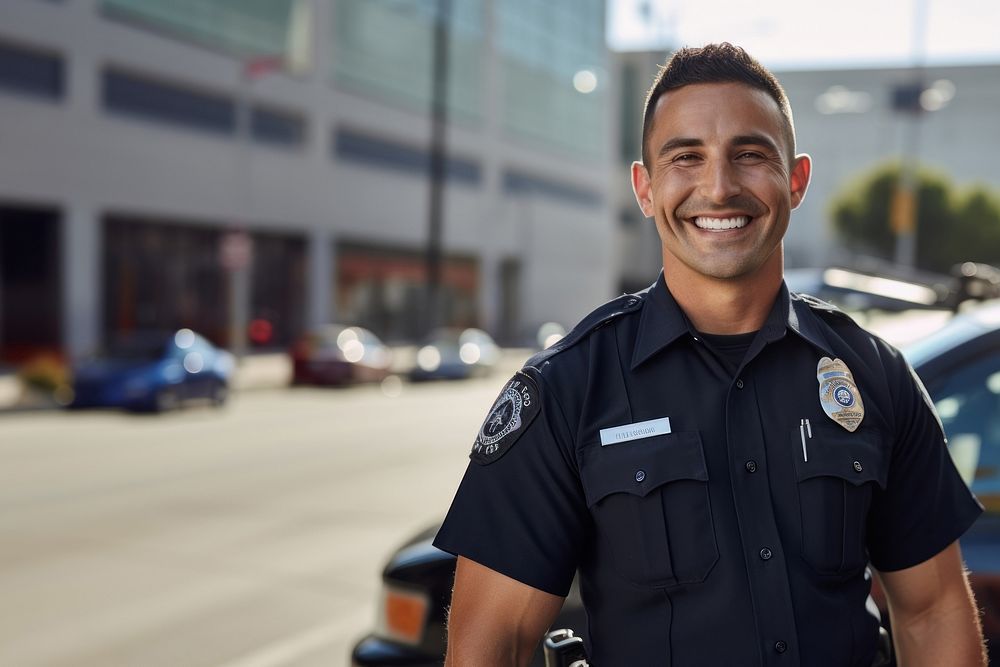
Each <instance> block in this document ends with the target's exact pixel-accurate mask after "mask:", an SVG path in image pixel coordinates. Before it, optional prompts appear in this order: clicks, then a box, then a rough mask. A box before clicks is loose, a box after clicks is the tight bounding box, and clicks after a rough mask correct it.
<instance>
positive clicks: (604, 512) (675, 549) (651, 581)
mask: <svg viewBox="0 0 1000 667" xmlns="http://www.w3.org/2000/svg"><path fill="white" fill-rule="evenodd" d="M583 454H584V456H583V457H582V461H581V478H582V482H583V488H584V493H585V495H586V499H587V505H588V506H589V507H590V510H591V513H592V515H593V517H594V523H595V527H596V530H597V545H596V550H597V554H598V558H601V557H603V556H607V557H609V558H610V559H611V560H612V561H613V562H614V564H615V567H616V569H617V570H618V571H619V573H620V574H621V575H622V576H623V577H625V578H626V579H628V580H629V581H631V582H633V583H635V584H639V585H645V586H674V585H678V584H689V583H698V582H701V581H704V580H705V578H706V577H707V576H708V573H709V572H710V571H711V569H712V567H713V566H714V565H715V562H716V561H717V560H718V558H719V552H718V547H717V545H716V540H715V527H714V525H713V522H712V509H711V505H710V503H709V496H708V469H707V467H706V466H705V455H704V452H703V451H702V446H701V438H700V437H699V436H698V433H696V432H687V433H671V434H668V435H658V436H654V437H651V438H644V439H641V440H634V441H631V442H626V443H621V444H616V445H608V446H605V447H601V446H594V447H591V448H590V449H587V450H584V452H583Z"/></svg>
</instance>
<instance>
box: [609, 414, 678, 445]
mask: <svg viewBox="0 0 1000 667" xmlns="http://www.w3.org/2000/svg"><path fill="white" fill-rule="evenodd" d="M667 433H670V417H663V418H662V419H650V420H649V421H647V422H636V423H635V424H626V425H625V426H615V427H614V428H602V429H601V445H602V446H604V445H617V444H618V443H619V442H628V441H629V440H640V439H641V438H651V437H653V436H654V435H666V434H667Z"/></svg>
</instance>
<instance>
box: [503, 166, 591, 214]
mask: <svg viewBox="0 0 1000 667" xmlns="http://www.w3.org/2000/svg"><path fill="white" fill-rule="evenodd" d="M503 189H504V192H509V193H511V194H538V195H543V196H545V197H551V198H554V199H561V200H563V201H566V202H570V203H573V204H582V205H584V206H594V205H599V204H600V203H601V199H602V197H601V194H600V192H595V191H594V190H590V189H588V188H583V187H580V186H577V185H572V184H570V183H564V182H562V181H556V180H552V179H550V178H544V177H542V176H536V175H534V174H529V173H526V172H523V171H520V170H517V169H506V170H504V172H503Z"/></svg>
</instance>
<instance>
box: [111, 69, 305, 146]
mask: <svg viewBox="0 0 1000 667" xmlns="http://www.w3.org/2000/svg"><path fill="white" fill-rule="evenodd" d="M102 95H103V103H104V107H105V108H106V109H108V110H109V111H112V112H114V113H118V114H122V115H126V116H132V117H135V118H141V119H143V120H148V121H152V122H156V123H163V124H166V125H173V126H175V127H184V128H189V129H193V130H200V131H204V132H210V133H214V134H222V135H229V136H235V135H236V111H237V109H236V101H235V99H234V98H233V97H232V96H229V95H226V94H224V93H214V92H206V91H204V90H198V89H196V88H194V87H191V86H187V85H184V84H180V83H174V82H166V81H162V80H158V79H153V78H150V77H147V76H145V75H140V74H136V73H132V72H126V71H124V70H120V69H115V68H109V69H106V70H105V71H104V75H103V90H102ZM250 131H251V136H252V137H253V139H254V140H255V141H257V142H260V143H264V144H271V145H280V146H299V145H301V144H302V143H303V142H304V141H305V137H306V122H305V119H304V118H303V117H302V115H301V114H298V113H296V112H294V111H288V110H284V109H278V108H275V107H270V106H263V105H256V104H255V105H254V106H253V107H252V109H251V112H250Z"/></svg>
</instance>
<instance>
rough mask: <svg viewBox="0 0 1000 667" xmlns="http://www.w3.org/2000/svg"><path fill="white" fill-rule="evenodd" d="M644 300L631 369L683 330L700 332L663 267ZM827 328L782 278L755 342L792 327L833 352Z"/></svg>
mask: <svg viewBox="0 0 1000 667" xmlns="http://www.w3.org/2000/svg"><path fill="white" fill-rule="evenodd" d="M644 301H645V303H644V304H643V307H642V314H641V315H640V318H639V330H638V333H637V334H636V337H635V347H634V348H633V352H632V365H631V368H632V370H635V369H636V368H638V367H639V366H640V365H642V364H643V363H644V362H645V361H646V360H647V359H649V358H650V357H652V356H653V355H654V354H656V353H657V352H659V351H660V350H662V349H663V348H665V347H666V346H667V345H670V344H671V343H673V342H674V341H675V340H677V339H678V338H680V337H681V336H683V335H684V334H689V335H690V336H692V337H694V336H696V335H697V332H696V331H695V330H694V327H692V326H691V323H690V322H689V321H688V318H687V316H686V315H685V314H684V311H683V310H681V307H680V306H679V305H677V301H676V300H675V299H674V297H673V295H672V294H671V293H670V290H669V289H667V283H666V281H665V280H664V278H663V272H662V271H661V272H660V275H659V277H658V278H657V279H656V282H655V283H653V285H652V286H650V287H649V288H648V289H647V290H646V298H645V300H644ZM824 329H825V326H824V325H823V323H822V322H820V321H819V318H818V317H817V316H816V314H815V313H814V312H813V311H812V308H810V306H809V304H807V303H806V302H804V301H803V300H802V299H800V298H798V295H792V294H790V293H789V291H788V287H787V286H786V285H785V283H784V282H782V283H781V289H780V290H779V292H778V298H777V299H775V302H774V306H773V307H772V308H771V312H770V313H768V316H767V319H766V320H765V321H764V325H763V326H762V327H761V334H762V335H761V336H759V337H758V339H759V340H761V342H760V343H756V345H763V344H764V343H769V342H772V341H776V340H778V339H779V338H782V337H783V336H784V335H785V333H786V332H787V331H789V330H790V331H793V332H794V333H795V334H797V335H798V336H800V337H801V338H803V339H805V340H806V341H808V342H809V343H811V344H812V345H814V346H816V347H818V348H819V349H821V350H823V351H824V352H826V353H827V354H833V353H832V352H831V350H830V343H829V341H828V340H827V338H826V336H825V334H824V333H823V330H824Z"/></svg>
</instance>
